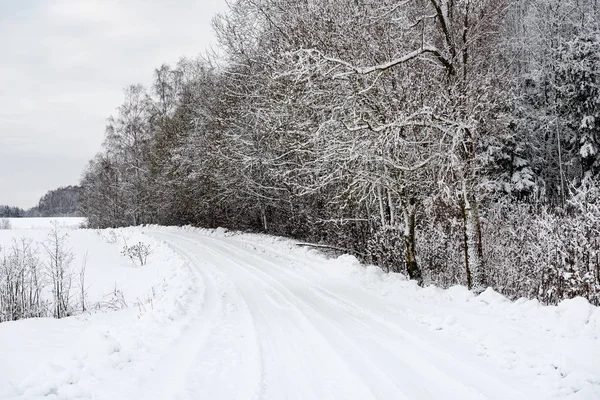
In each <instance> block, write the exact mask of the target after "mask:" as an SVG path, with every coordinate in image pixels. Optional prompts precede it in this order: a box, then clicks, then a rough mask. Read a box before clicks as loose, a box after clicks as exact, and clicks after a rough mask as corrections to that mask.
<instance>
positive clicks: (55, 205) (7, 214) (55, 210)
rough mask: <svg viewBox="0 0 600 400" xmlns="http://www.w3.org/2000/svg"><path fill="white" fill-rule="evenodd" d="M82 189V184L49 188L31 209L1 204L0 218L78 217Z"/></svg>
mask: <svg viewBox="0 0 600 400" xmlns="http://www.w3.org/2000/svg"><path fill="white" fill-rule="evenodd" d="M80 190H81V187H80V186H72V185H69V186H64V187H59V188H58V189H54V190H49V191H48V192H47V193H46V194H45V195H43V196H42V197H41V198H40V200H39V201H38V204H37V205H36V206H35V207H32V208H30V209H23V208H20V207H15V206H8V205H0V218H27V217H77V216H79V192H80Z"/></svg>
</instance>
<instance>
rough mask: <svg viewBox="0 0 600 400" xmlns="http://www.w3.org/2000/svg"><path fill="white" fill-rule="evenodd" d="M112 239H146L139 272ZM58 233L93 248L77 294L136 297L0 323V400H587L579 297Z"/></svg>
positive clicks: (596, 376)
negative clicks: (513, 297)
mask: <svg viewBox="0 0 600 400" xmlns="http://www.w3.org/2000/svg"><path fill="white" fill-rule="evenodd" d="M30 233H31V231H30ZM115 237H117V238H127V240H128V241H135V242H138V241H144V242H145V243H148V244H149V245H150V246H151V249H152V253H151V255H150V258H149V263H148V265H147V266H144V267H133V266H131V265H130V264H128V262H129V261H128V259H126V258H125V257H123V256H121V255H120V254H119V252H120V243H119V241H118V240H117V241H116V242H115V241H114V238H115ZM71 238H72V239H73V243H72V245H73V248H74V249H76V250H77V253H78V254H80V253H82V252H85V251H87V252H88V253H89V254H90V255H91V254H97V253H98V254H100V256H99V257H98V258H96V259H95V260H96V261H93V262H90V264H89V267H88V268H89V270H90V271H92V270H94V272H93V273H92V275H91V277H90V289H91V287H93V286H94V285H97V286H99V287H103V286H106V285H107V284H108V282H117V286H120V287H122V289H123V292H124V294H125V297H126V298H132V299H135V298H136V297H137V298H138V299H140V300H138V301H133V300H132V301H131V304H130V307H129V308H125V309H123V310H120V311H116V312H114V311H110V312H101V313H86V314H83V315H80V316H76V317H70V318H65V319H62V320H53V319H32V320H24V321H17V322H6V323H2V324H0V399H42V398H44V399H46V398H48V399H111V400H112V399H157V400H158V399H361V400H362V399H386V400H388V399H461V400H464V399H502V400H504V399H600V311H599V309H598V308H596V307H593V306H591V305H590V304H589V303H588V302H587V301H586V300H584V299H581V298H576V299H573V300H569V301H565V302H563V303H561V304H560V305H559V306H556V307H547V306H541V305H540V304H539V303H538V302H537V301H535V300H525V299H522V300H518V301H516V302H511V301H509V300H508V299H506V298H504V297H503V296H501V295H500V294H498V293H496V292H494V291H492V290H490V289H488V290H487V291H486V292H484V293H483V294H481V295H479V296H474V295H473V294H472V293H470V292H469V291H468V290H467V289H465V288H464V287H459V286H457V287H453V288H450V289H448V290H441V289H438V288H435V287H428V288H425V289H422V288H419V287H418V286H417V285H416V284H415V283H414V282H411V281H408V280H406V278H404V277H403V276H402V275H399V274H384V273H382V271H381V270H380V269H378V268H376V267H373V266H365V265H361V264H360V263H359V262H358V261H357V260H356V259H355V258H354V257H352V256H348V255H344V256H340V257H338V258H335V259H328V258H326V257H325V256H323V255H322V254H320V253H319V252H317V251H316V250H313V249H310V248H307V247H298V246H296V245H295V243H294V242H293V241H291V240H287V239H281V238H275V237H270V236H264V235H250V234H237V233H231V232H228V231H226V230H224V229H217V230H202V229H194V228H164V227H144V228H128V229H120V230H108V231H91V230H74V231H72V232H71ZM76 238H78V239H76ZM0 245H2V236H0ZM90 259H91V257H90ZM148 290H150V291H151V293H152V294H151V296H149V297H148V298H146V299H145V300H143V298H142V297H141V294H142V293H148ZM101 292H102V290H100V289H97V294H99V293H101ZM129 293H133V294H132V295H129ZM95 296H96V295H95ZM136 303H137V304H138V305H137V306H136V305H135V304H136Z"/></svg>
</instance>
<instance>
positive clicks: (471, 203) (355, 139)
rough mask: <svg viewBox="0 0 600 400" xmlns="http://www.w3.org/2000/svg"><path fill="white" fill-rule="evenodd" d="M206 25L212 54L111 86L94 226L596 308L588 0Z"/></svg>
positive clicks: (597, 55) (280, 1)
mask: <svg viewBox="0 0 600 400" xmlns="http://www.w3.org/2000/svg"><path fill="white" fill-rule="evenodd" d="M214 29H215V32H216V35H217V37H218V41H219V48H218V50H217V51H216V52H215V54H208V55H205V56H200V57H197V58H194V59H182V60H181V61H180V62H179V63H177V64H176V65H172V66H169V65H162V66H159V67H158V68H156V69H155V72H154V80H153V83H152V85H151V86H150V87H143V86H141V85H138V84H134V85H131V86H129V87H128V88H126V89H125V96H124V100H123V103H122V104H121V105H120V106H119V107H118V108H117V109H116V111H115V113H114V115H112V116H110V117H109V118H108V120H107V126H106V131H105V141H104V144H103V146H102V148H101V149H100V151H99V153H98V154H97V155H96V156H95V157H94V158H93V159H92V160H91V161H90V162H89V165H88V166H87V168H86V170H85V171H84V173H83V176H82V180H81V189H80V191H79V207H80V211H81V213H82V215H83V216H85V217H87V218H88V222H89V226H90V227H98V228H103V227H120V226H129V225H141V224H163V225H184V224H192V225H196V226H202V227H213V228H214V227H219V226H222V227H226V228H230V229H236V230H245V231H255V232H264V233H268V234H273V235H282V236H287V237H292V238H296V239H300V240H304V241H310V242H313V243H320V244H326V245H330V246H333V247H337V248H342V249H345V251H347V252H350V253H352V254H354V255H356V256H357V257H359V258H360V259H361V260H363V261H364V262H367V263H372V264H375V265H378V266H380V267H381V268H383V269H384V270H385V271H391V272H401V273H405V274H407V275H408V276H409V277H410V278H411V279H414V280H415V281H417V282H418V283H419V284H421V285H429V284H434V285H438V286H440V287H449V286H452V285H457V284H458V285H465V286H467V287H469V288H470V289H472V290H473V291H475V292H481V291H482V290H484V289H485V288H486V287H492V288H494V289H495V290H497V291H498V292H500V293H502V294H504V295H506V296H508V297H509V298H512V299H516V298H519V297H527V298H535V299H538V300H539V301H540V302H541V303H543V304H556V303H558V302H559V301H560V300H563V299H567V298H572V297H575V296H583V297H585V298H587V299H588V300H589V301H590V302H591V303H592V304H595V305H600V231H599V230H600V154H599V150H600V4H599V2H598V1H597V0H405V1H399V0H345V1H334V0H302V1H298V0H231V1H230V2H229V10H228V11H227V12H226V13H224V14H222V15H218V16H217V17H216V18H215V19H214ZM198 51H202V49H198ZM152 67H153V66H149V69H150V68H152Z"/></svg>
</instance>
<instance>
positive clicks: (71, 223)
mask: <svg viewBox="0 0 600 400" xmlns="http://www.w3.org/2000/svg"><path fill="white" fill-rule="evenodd" d="M7 219H8V220H9V221H10V226H11V228H12V229H17V230H21V229H50V228H51V227H52V222H53V221H57V222H58V223H59V225H60V226H61V227H63V228H70V229H75V228H79V227H80V226H82V225H83V224H85V221H86V220H85V218H7Z"/></svg>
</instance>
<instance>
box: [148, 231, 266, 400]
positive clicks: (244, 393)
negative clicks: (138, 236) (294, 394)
mask: <svg viewBox="0 0 600 400" xmlns="http://www.w3.org/2000/svg"><path fill="white" fill-rule="evenodd" d="M148 233H149V234H150V235H151V236H153V237H155V238H157V239H159V240H163V241H166V242H167V244H168V245H169V246H170V247H171V248H173V250H174V251H175V252H177V253H179V255H181V256H182V257H183V258H184V259H186V260H187V261H188V262H189V263H190V265H191V268H192V269H193V271H194V274H195V275H196V276H197V277H198V278H199V279H200V281H202V282H204V294H203V298H202V299H201V300H199V302H200V303H201V304H200V305H199V306H198V305H197V306H195V307H194V309H193V310H191V312H194V313H195V315H194V317H193V318H192V321H191V322H190V324H189V325H188V326H187V327H186V328H185V330H184V331H183V332H182V335H181V337H180V338H179V339H178V340H177V341H176V343H175V344H174V345H173V346H172V348H171V350H170V351H169V353H168V354H167V355H166V356H165V357H163V358H162V359H161V360H160V364H159V367H158V368H157V369H156V370H155V371H154V373H153V374H152V375H151V376H150V377H149V379H147V381H146V382H147V383H149V385H147V386H146V387H145V388H144V390H143V391H142V394H143V395H141V396H140V397H139V398H145V399H157V400H158V399H160V400H163V399H165V400H167V399H177V400H179V399H182V400H183V399H195V398H198V397H197V396H199V395H200V396H202V397H201V398H219V399H221V398H222V399H229V398H231V399H253V398H260V387H256V382H257V381H260V380H261V378H260V374H261V370H262V366H261V361H260V351H259V349H258V348H257V342H256V337H255V336H253V335H252V333H254V332H255V329H254V327H253V321H252V319H251V317H250V314H249V313H248V311H247V306H246V304H245V303H244V302H243V299H242V298H241V295H240V294H239V292H238V291H237V289H236V288H235V286H233V285H232V284H231V283H230V282H228V280H227V278H226V277H225V276H224V275H223V274H222V273H220V272H219V271H218V269H215V268H214V266H213V265H211V264H212V263H211V262H210V260H206V259H204V258H200V257H198V255H197V252H196V251H195V250H196V249H195V248H194V247H192V248H191V249H190V247H189V245H184V244H182V243H181V242H180V241H177V240H174V239H177V238H178V237H177V235H174V234H171V233H168V232H164V231H160V232H158V231H150V232H148ZM239 327H243V328H244V329H243V334H242V335H239V334H237V333H236V330H237V329H238V328H239ZM244 335H245V336H244ZM225 377H226V378H227V381H226V382H223V380H224V378H225ZM229 380H231V381H229ZM219 382H220V383H221V384H219ZM224 390H225V391H224Z"/></svg>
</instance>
